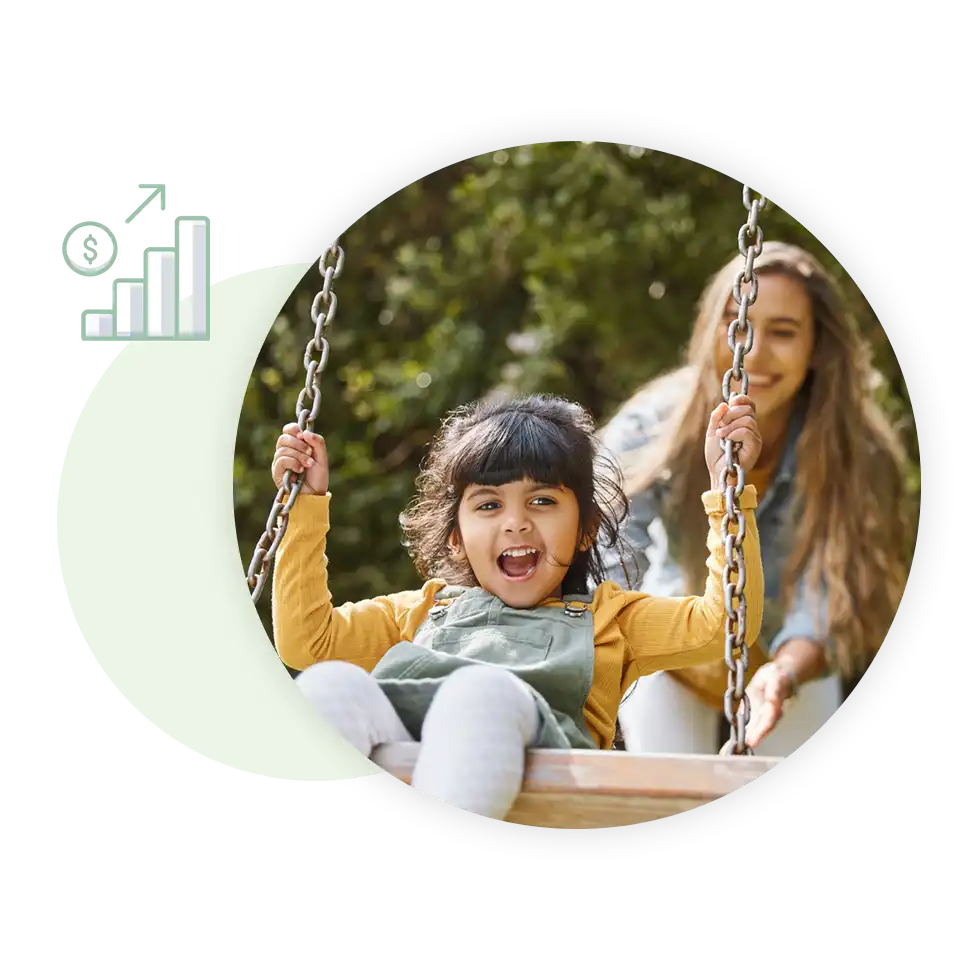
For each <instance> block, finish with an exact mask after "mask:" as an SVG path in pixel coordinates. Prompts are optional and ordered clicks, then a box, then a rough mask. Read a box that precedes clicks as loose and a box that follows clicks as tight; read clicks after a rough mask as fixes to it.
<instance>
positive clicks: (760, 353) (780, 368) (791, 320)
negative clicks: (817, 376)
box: [716, 274, 815, 421]
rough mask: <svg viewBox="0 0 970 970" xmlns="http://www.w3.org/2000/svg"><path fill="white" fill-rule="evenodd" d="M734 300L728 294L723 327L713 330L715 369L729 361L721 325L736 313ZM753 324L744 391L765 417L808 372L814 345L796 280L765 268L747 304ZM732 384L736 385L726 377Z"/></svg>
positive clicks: (792, 392)
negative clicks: (751, 301)
mask: <svg viewBox="0 0 970 970" xmlns="http://www.w3.org/2000/svg"><path fill="white" fill-rule="evenodd" d="M737 309H738V305H737V304H736V303H735V302H734V297H733V296H730V297H728V302H727V303H726V304H725V308H724V316H723V329H722V330H720V331H719V332H718V342H717V351H716V362H717V369H718V375H719V376H720V375H723V374H724V372H725V371H726V370H727V369H728V368H729V367H731V366H732V364H733V360H734V355H733V354H732V353H731V351H730V350H729V349H728V345H727V339H726V336H725V335H726V331H727V328H728V326H730V323H731V321H732V320H734V319H735V318H736V317H737ZM748 319H749V320H750V321H751V322H752V323H753V324H754V328H755V329H754V346H753V347H752V348H751V352H750V353H748V354H746V355H745V358H744V369H745V370H746V371H747V373H748V378H749V381H750V384H749V390H748V393H749V394H750V396H751V397H752V398H753V399H754V403H755V406H756V408H757V410H758V420H759V421H765V420H767V419H768V418H770V416H771V415H772V414H773V413H778V412H779V411H780V410H781V409H783V408H784V407H785V406H786V405H788V404H789V403H790V402H791V401H792V399H793V398H794V397H795V395H796V394H797V393H798V391H799V390H800V388H801V386H802V384H803V383H804V382H805V378H806V377H807V376H808V370H809V365H810V364H811V360H812V352H813V351H814V349H815V324H814V322H813V320H812V304H811V300H810V299H809V297H808V294H807V293H806V292H805V288H804V287H803V286H802V285H801V283H798V282H796V281H795V280H793V279H789V278H788V277H787V276H779V275H776V274H774V275H773V274H768V275H766V276H763V277H760V278H759V280H758V299H757V301H756V302H755V304H754V306H752V307H751V308H750V309H749V310H748ZM732 387H733V389H734V390H738V389H739V386H738V384H737V383H736V382H732Z"/></svg>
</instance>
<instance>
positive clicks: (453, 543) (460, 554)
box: [448, 529, 467, 559]
mask: <svg viewBox="0 0 970 970" xmlns="http://www.w3.org/2000/svg"><path fill="white" fill-rule="evenodd" d="M448 552H450V553H451V557H452V559H465V558H467V557H466V556H465V547H464V545H463V544H462V541H461V534H460V533H459V531H458V530H457V529H452V530H451V534H450V535H449V536H448Z"/></svg>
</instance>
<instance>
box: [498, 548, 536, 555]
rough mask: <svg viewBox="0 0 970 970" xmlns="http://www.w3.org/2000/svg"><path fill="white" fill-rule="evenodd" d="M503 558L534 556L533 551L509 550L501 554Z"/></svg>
mask: <svg viewBox="0 0 970 970" xmlns="http://www.w3.org/2000/svg"><path fill="white" fill-rule="evenodd" d="M502 555H503V556H532V555H535V549H510V550H508V551H507V552H503V553H502Z"/></svg>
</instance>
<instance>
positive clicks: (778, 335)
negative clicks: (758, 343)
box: [771, 330, 795, 340]
mask: <svg viewBox="0 0 970 970" xmlns="http://www.w3.org/2000/svg"><path fill="white" fill-rule="evenodd" d="M771 336H772V337H774V338H775V339H776V340H791V339H792V337H794V336H795V331H794V330H772V331H771Z"/></svg>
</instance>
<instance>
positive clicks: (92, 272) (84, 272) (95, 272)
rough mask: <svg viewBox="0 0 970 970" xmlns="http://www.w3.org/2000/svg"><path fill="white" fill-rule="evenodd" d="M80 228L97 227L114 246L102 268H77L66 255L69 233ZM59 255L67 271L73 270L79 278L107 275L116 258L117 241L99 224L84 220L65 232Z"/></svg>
mask: <svg viewBox="0 0 970 970" xmlns="http://www.w3.org/2000/svg"><path fill="white" fill-rule="evenodd" d="M81 226H97V227H98V229H103V230H104V231H105V232H106V233H107V234H108V238H109V239H110V240H111V243H112V245H113V246H114V252H113V253H112V254H111V259H109V260H108V262H107V263H105V264H104V266H99V267H98V268H97V269H90V268H89V267H87V266H78V265H77V263H75V262H74V261H73V260H72V259H71V257H70V256H68V255H67V241H68V239H70V238H71V233H73V232H75V231H76V230H78V229H80V228H81ZM61 254H62V255H63V257H64V262H65V263H67V266H68V269H70V270H73V271H74V272H75V273H77V274H78V275H79V276H100V275H101V274H102V273H107V272H108V270H109V269H111V267H112V266H113V265H114V261H115V260H116V259H117V258H118V240H117V239H115V234H114V233H113V232H112V231H111V230H110V229H109V228H108V227H107V226H105V225H102V224H101V223H100V222H93V221H92V220H90V219H85V220H84V222H79V223H78V224H77V225H76V226H72V227H71V228H70V229H68V230H67V235H66V236H65V237H64V242H62V243H61Z"/></svg>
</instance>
